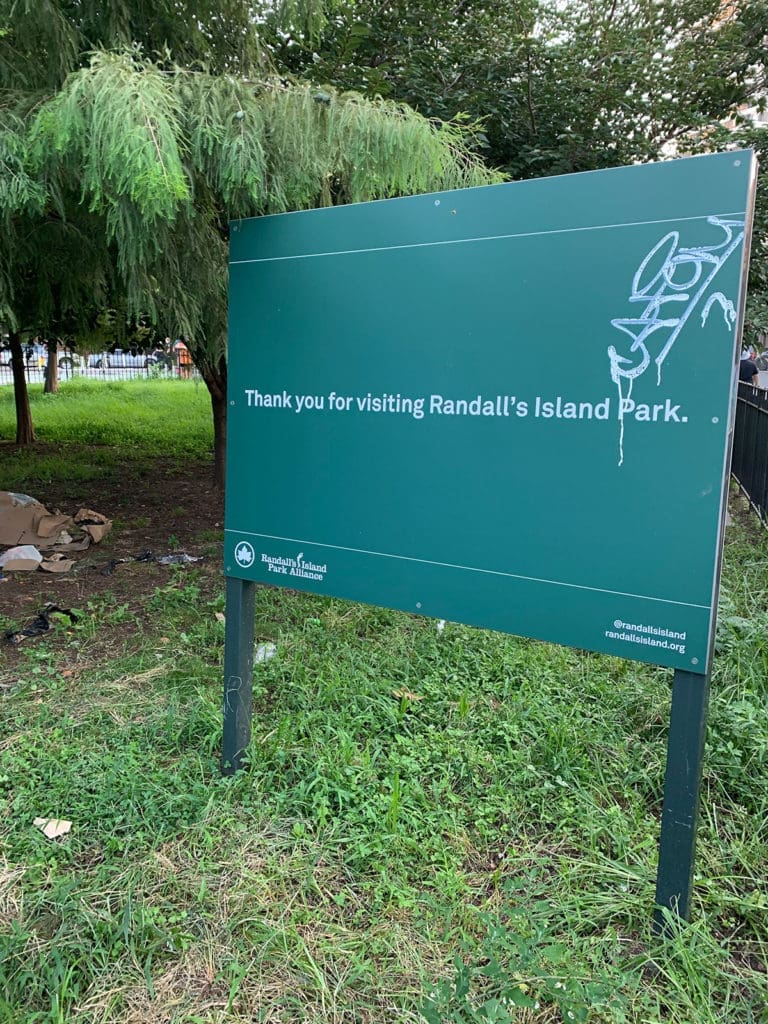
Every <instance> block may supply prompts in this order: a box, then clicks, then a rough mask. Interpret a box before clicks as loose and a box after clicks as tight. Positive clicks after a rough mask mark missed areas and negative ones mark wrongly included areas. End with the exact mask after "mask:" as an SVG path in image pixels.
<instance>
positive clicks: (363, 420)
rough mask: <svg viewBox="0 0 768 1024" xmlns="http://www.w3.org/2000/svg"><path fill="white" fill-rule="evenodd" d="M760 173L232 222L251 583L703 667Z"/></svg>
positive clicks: (237, 454) (233, 338) (234, 423)
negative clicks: (752, 218) (752, 209)
mask: <svg viewBox="0 0 768 1024" xmlns="http://www.w3.org/2000/svg"><path fill="white" fill-rule="evenodd" d="M754 173H755V168H754V160H753V157H752V154H751V153H749V152H737V153H727V154H718V155H714V156H705V157H697V158H692V159H686V160H676V161H671V162H668V163H661V164H652V165H645V166H637V167H627V168H619V169H616V170H608V171H598V172H593V173H589V174H579V175H569V176H566V177H560V178H550V179H540V180H536V181H529V182H520V183H513V184H508V185H494V186H488V187H485V188H477V189H466V190H462V191H458V192H446V193H440V194H434V195H426V196H418V197H414V198H407V199H395V200H388V201H383V202H376V203H366V204H360V205H355V206H346V207H336V208H332V209H322V210H314V211H310V212H306V213H296V214H285V215H281V216H274V217H262V218H256V219H253V220H248V221H239V222H236V223H234V224H233V225H232V242H231V266H230V307H231V308H230V348H229V380H230V384H229V389H230V390H229V424H228V435H229V450H228V461H227V511H226V533H225V538H226V542H225V567H226V572H227V574H228V575H229V576H232V577H235V578H239V579H243V580H252V581H253V580H256V581H262V582H264V583H271V584H280V585H283V586H288V587H292V588H295V589H298V590H308V591H312V592H315V593H320V594H333V595H337V596H340V597H345V598H351V599H353V600H356V601H365V602H371V603H374V604H381V605H386V606H389V607H393V608H400V609H404V610H406V611H411V612H416V613H421V614H424V615H431V616H436V617H439V618H444V619H449V620H455V621H460V622H465V623H469V624H474V625H479V626H486V627H490V628H493V629H500V630H505V631H507V632H511V633H516V634H519V635H522V636H528V637H536V638H539V639H542V640H551V641H555V642H557V643H561V644H568V645H571V646H574V647H581V648H586V649H589V650H594V651H603V652H606V653H609V654H613V655H618V656H621V657H625V658H633V659H636V660H638V661H646V662H651V663H653V664H658V665H667V666H670V667H673V668H678V669H686V670H688V671H692V672H698V673H704V672H705V671H706V669H707V665H708V659H709V651H710V640H711V634H712V630H713V625H714V607H715V603H716V598H717V584H718V571H719V552H720V546H721V539H722V525H723V515H724V508H723V501H724V484H725V481H726V480H727V461H728V457H729V447H730V446H729V432H730V426H731V422H732V414H733V404H734V392H735V374H736V368H737V362H738V341H739V338H738V335H739V328H740V323H741V321H740V308H741V306H742V304H743V283H744V269H745V256H744V254H745V236H746V235H747V234H748V228H749V221H750V214H749V208H750V204H751V201H752V200H751V196H752V190H753V179H754Z"/></svg>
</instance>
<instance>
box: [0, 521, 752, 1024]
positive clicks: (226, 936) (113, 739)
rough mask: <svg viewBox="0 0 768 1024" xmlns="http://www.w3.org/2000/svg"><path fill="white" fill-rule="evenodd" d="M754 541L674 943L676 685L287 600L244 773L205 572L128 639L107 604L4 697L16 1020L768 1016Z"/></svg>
mask: <svg viewBox="0 0 768 1024" xmlns="http://www.w3.org/2000/svg"><path fill="white" fill-rule="evenodd" d="M739 531H740V528H738V527H734V528H732V530H731V531H729V532H730V533H731V537H732V539H731V542H730V544H729V546H728V560H727V565H726V592H725V596H724V609H725V610H724V614H723V617H722V620H721V626H720V631H719V641H718V646H719V653H718V659H717V670H716V674H715V679H714V685H713V699H712V707H711V714H710V728H709V734H708V745H707V758H706V769H705V779H704V798H703V814H702V825H701V830H700V843H699V854H698V865H697V876H696V886H695V898H694V912H693V917H694V924H693V925H692V926H691V927H688V928H686V929H684V930H683V931H682V932H681V933H680V934H679V935H678V936H676V937H675V938H674V939H673V940H669V941H661V940H658V939H653V938H652V937H651V935H650V930H649V917H650V910H651V906H652V902H653V885H654V874H655V858H656V844H657V839H658V816H659V810H660V799H661V790H662V780H663V763H664V755H665V731H666V724H667V719H668V714H669V683H670V673H668V672H666V671H661V670H655V669H652V668H648V667H644V666H641V665H636V664H633V663H630V662H625V661H621V660H618V659H609V658H604V657H599V656H596V655H589V654H584V653H580V652H576V651H571V650H567V649H563V648H557V647H552V646H549V645H546V644H539V643H533V642H530V641H524V640H520V639H516V638H513V637H507V636H503V635H501V634H496V633H490V632H486V631H482V630H476V629H470V628H468V627H463V626H459V625H450V624H449V625H448V626H447V627H446V629H445V630H444V631H443V632H442V633H438V632H437V630H436V628H435V623H434V622H433V621H430V620H424V619H420V618H416V617H411V616H407V615H403V614H400V613H395V612H390V611H385V610H381V609H375V608H370V607H366V606H356V605H350V604H347V603H345V602H341V601H336V600H332V599H325V598H318V597H312V596H301V595H296V594H289V593H285V592H282V591H275V590H267V589H261V590H259V592H258V600H257V619H256V630H257V639H258V642H266V641H269V642H275V643H276V644H277V648H278V654H277V656H276V657H274V658H273V659H271V660H269V661H266V662H263V663H262V664H260V665H258V666H257V668H256V672H255V681H254V682H255V693H254V697H255V708H254V742H253V744H252V748H251V753H250V767H249V770H248V771H247V772H244V773H241V774H240V775H239V776H237V777H236V778H233V779H222V778H221V777H220V776H219V772H218V764H217V757H218V751H219V743H220V727H221V722H220V698H221V658H222V653H223V637H224V627H223V624H222V622H221V621H220V619H219V618H217V612H221V611H222V609H223V603H222V599H221V597H220V596H218V595H217V593H216V592H215V591H214V592H212V593H211V592H210V591H207V590H206V589H205V586H206V584H205V578H204V577H202V576H201V575H199V574H197V573H195V572H192V573H184V572H178V573H176V574H174V576H173V577H172V578H171V580H170V581H169V582H168V584H167V585H166V586H164V587H162V588H161V589H159V590H157V591H155V592H154V593H153V594H151V595H149V596H148V597H147V599H146V602H145V608H144V610H145V611H148V612H150V613H151V614H150V616H149V617H148V621H157V622H158V623H159V625H158V626H157V627H156V628H154V627H152V628H149V631H146V632H143V633H142V632H141V630H142V628H143V629H144V630H147V629H148V627H146V626H145V627H141V626H140V624H139V620H136V626H135V628H136V630H137V631H138V635H137V636H134V637H133V638H132V639H131V640H130V642H128V643H126V645H125V646H124V647H123V648H121V649H119V650H116V651H114V650H113V651H111V652H110V653H109V656H106V655H105V653H104V639H105V636H107V635H108V634H109V629H110V627H111V626H113V625H115V624H117V623H123V622H125V621H126V616H128V617H129V618H131V613H130V612H129V611H128V610H127V609H125V608H124V607H120V606H118V607H116V606H115V605H114V603H112V602H110V601H109V599H108V598H105V599H104V600H103V601H100V602H96V603H94V604H93V605H92V606H91V607H90V608H88V609H86V615H85V616H84V617H83V619H82V621H81V622H80V623H79V624H78V625H76V626H75V627H71V626H65V625H64V624H62V626H61V627H60V628H61V630H62V631H63V632H62V633H61V634H60V639H59V643H58V644H57V645H55V646H54V645H52V644H51V643H50V642H48V641H47V640H46V639H43V640H41V641H40V642H38V643H37V644H36V645H35V646H30V647H29V648H28V650H27V653H26V660H25V663H24V666H23V668H22V671H21V674H20V676H21V679H20V684H19V686H18V687H17V688H16V689H15V690H13V691H12V692H11V693H10V694H9V695H8V696H6V698H5V699H4V707H3V711H4V714H3V717H2V725H1V726H0V793H1V794H2V796H1V797H0V799H2V801H3V804H4V821H5V824H4V825H3V828H2V847H0V849H2V858H3V860H2V862H0V863H1V864H2V867H0V963H2V965H3V966H2V968H0V977H1V978H2V986H1V987H0V992H2V998H3V1002H0V1020H8V1021H13V1022H14V1024H16V1022H18V1024H22V1022H23V1024H32V1022H35V1024H37V1022H53V1021H56V1022H67V1024H68V1022H70V1021H73V1022H74V1021H83V1022H89V1024H90V1022H94V1024H95V1022H97V1021H98V1022H106V1021H114V1022H118V1021H125V1020H132V1021H134V1020H135V1021H147V1022H155V1021H158V1022H159V1021H178V1022H190V1024H191V1022H199V1021H204V1022H214V1021H220V1022H224V1021H227V1022H229V1021H233V1022H237V1024H240V1022H243V1024H244V1022H246V1021H248V1022H250V1021H254V1020H264V1021H273V1020H274V1021H297V1022H298V1021H313V1022H321V1021H323V1022H324V1021H349V1022H352V1021H362V1022H365V1021H370V1022H380V1021H429V1022H436V1021H438V1022H443V1021H445V1022H448V1021H459V1022H478V1024H479V1022H481V1021H488V1020H495V1021H526V1022H531V1024H533V1022H536V1024H549V1022H554V1021H570V1020H590V1021H601V1022H603V1021H604V1022H636V1024H640V1022H644V1024H645V1022H656V1021H658V1022H661V1021H664V1022H667V1021H670V1022H676V1024H693V1022H697V1024H698V1022H705V1024H708V1022H713V1024H714V1022H716V1021H718V1022H719V1021H727V1022H733V1024H742V1022H749V1021H753V1022H755V1024H757V1022H764V1021H765V1019H766V1016H765V1007H766V1000H767V998H768V985H767V984H766V976H765V971H764V964H765V960H766V954H767V953H768V900H767V899H766V895H765V882H766V878H765V874H766V858H765V839H766V820H768V771H766V769H768V726H766V724H765V714H764V707H765V701H766V696H767V694H766V689H768V683H767V681H768V656H767V655H766V653H765V647H764V645H763V644H759V643H758V642H757V641H758V638H759V636H760V634H761V633H762V635H763V636H764V635H765V626H766V624H768V593H767V588H766V584H765V582H764V581H765V579H766V578H768V574H767V573H766V570H768V543H766V542H765V540H764V539H761V540H759V541H758V542H757V543H756V542H755V539H754V537H749V538H747V537H746V536H745V535H743V533H740V532H739ZM208 586H210V584H208ZM142 621H146V620H142ZM64 664H67V665H69V666H70V668H69V669H68V670H67V671H68V673H69V672H73V673H74V674H72V675H69V674H68V675H67V676H66V677H64V676H63V675H62V670H61V666H62V665H64ZM17 675H18V673H17ZM38 815H40V816H56V817H65V818H68V819H71V820H72V821H73V830H72V833H71V834H70V836H69V837H68V838H66V839H64V840H60V841H58V842H50V841H48V840H46V839H45V838H44V837H43V836H42V835H41V833H40V832H38V831H37V830H36V829H35V828H34V827H33V826H32V819H33V818H34V817H36V816H38ZM515 1007H517V1008H515Z"/></svg>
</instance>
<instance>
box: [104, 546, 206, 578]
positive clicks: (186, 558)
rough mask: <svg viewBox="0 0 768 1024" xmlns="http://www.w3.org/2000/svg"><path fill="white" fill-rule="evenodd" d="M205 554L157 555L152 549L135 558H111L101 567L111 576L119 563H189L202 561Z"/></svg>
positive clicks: (179, 553) (178, 553)
mask: <svg viewBox="0 0 768 1024" xmlns="http://www.w3.org/2000/svg"><path fill="white" fill-rule="evenodd" d="M204 557H205V555H188V554H187V553H186V551H178V552H175V553H174V554H171V555H160V556H156V555H154V554H153V553H152V552H151V551H142V553H141V554H140V555H134V556H133V558H111V559H110V560H109V561H108V562H107V563H106V564H105V565H103V566H102V568H101V575H102V576H111V575H112V574H113V573H114V571H115V569H116V568H117V567H118V565H122V564H123V563H125V562H157V564H158V565H189V564H190V563H192V562H202V560H203V558H204Z"/></svg>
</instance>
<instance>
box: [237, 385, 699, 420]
mask: <svg viewBox="0 0 768 1024" xmlns="http://www.w3.org/2000/svg"><path fill="white" fill-rule="evenodd" d="M244 394H245V396H246V402H247V404H248V406H249V407H250V408H252V409H272V410H278V409H290V410H291V411H292V412H293V413H294V414H297V413H298V414H301V413H304V414H306V413H309V412H312V413H322V414H324V415H328V414H332V415H335V414H346V413H350V414H352V415H356V414H357V415H368V414H370V415H377V416H380V415H390V416H411V417H412V418H413V419H415V420H423V419H424V418H425V417H426V416H469V417H479V418H481V419H482V418H486V419H491V418H492V419H508V420H523V419H526V418H528V417H531V418H532V419H541V420H575V421H586V420H598V421H607V420H611V419H612V420H614V421H616V420H618V421H619V423H620V424H623V422H624V420H625V419H627V418H631V419H633V420H634V421H635V422H636V423H687V422H688V417H687V416H686V415H684V414H683V413H682V412H681V410H682V403H681V402H675V401H674V399H672V398H666V397H665V398H664V399H663V400H662V401H659V402H656V403H654V404H650V403H645V402H637V401H636V400H635V399H634V398H629V397H624V398H621V399H620V400H619V402H618V404H615V403H614V400H613V399H612V398H610V397H608V396H602V397H600V398H592V399H589V400H588V401H584V400H583V399H578V398H574V397H572V396H564V395H534V396H532V397H526V398H520V397H518V396H517V395H509V394H506V395H483V394H475V395H470V396H458V395H439V394H431V395H429V396H426V395H418V396H414V395H402V394H400V393H399V392H387V391H385V392H383V393H381V394H373V392H371V391H368V392H367V393H366V394H364V395H344V394H341V393H339V392H337V391H330V392H328V394H325V395H312V394H298V393H295V392H290V391H286V390H285V389H283V390H281V391H276V392H273V391H260V390H259V389H258V388H246V389H245V390H244Z"/></svg>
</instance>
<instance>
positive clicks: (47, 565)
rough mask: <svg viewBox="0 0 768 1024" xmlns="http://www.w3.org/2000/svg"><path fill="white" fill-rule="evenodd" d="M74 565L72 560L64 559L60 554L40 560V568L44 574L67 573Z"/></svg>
mask: <svg viewBox="0 0 768 1024" xmlns="http://www.w3.org/2000/svg"><path fill="white" fill-rule="evenodd" d="M74 564H75V560H74V558H65V556H64V555H62V554H53V555H51V557H50V558H44V559H43V560H42V562H41V563H40V568H41V569H42V570H43V571H44V572H69V570H70V569H71V568H72V566H73V565H74Z"/></svg>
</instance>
